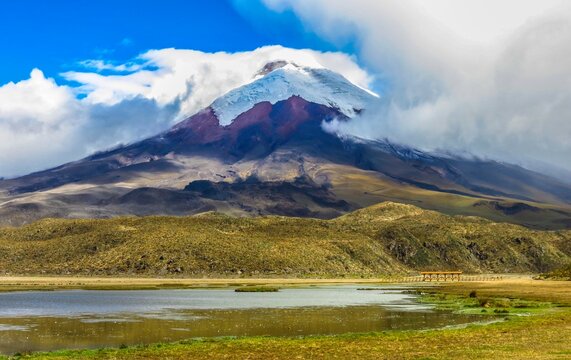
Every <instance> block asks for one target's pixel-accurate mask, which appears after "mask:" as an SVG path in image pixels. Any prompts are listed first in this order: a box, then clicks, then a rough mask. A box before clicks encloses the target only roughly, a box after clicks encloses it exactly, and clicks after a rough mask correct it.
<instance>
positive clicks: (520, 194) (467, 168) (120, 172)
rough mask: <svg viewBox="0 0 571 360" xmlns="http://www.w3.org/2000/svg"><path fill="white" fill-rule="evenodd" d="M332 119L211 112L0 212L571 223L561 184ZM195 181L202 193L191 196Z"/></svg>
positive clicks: (260, 107)
mask: <svg viewBox="0 0 571 360" xmlns="http://www.w3.org/2000/svg"><path fill="white" fill-rule="evenodd" d="M334 118H336V119H339V120H341V121H349V120H348V119H347V118H346V117H344V116H343V115H342V114H340V113H339V112H338V111H337V110H335V109H333V108H329V107H326V106H323V105H318V104H314V103H310V102H307V101H305V100H304V99H302V98H300V97H297V96H293V97H291V98H289V99H288V100H286V101H280V102H278V103H276V104H274V105H272V104H270V103H269V102H262V103H259V104H257V105H255V106H254V107H253V108H252V109H250V110H249V111H247V112H245V113H243V114H241V115H240V116H238V117H237V118H236V119H235V120H234V121H233V122H232V124H230V125H228V126H225V127H222V126H220V125H219V123H218V119H217V117H216V115H215V114H214V112H213V110H212V109H210V108H208V109H206V110H204V111H202V112H200V113H198V114H196V115H194V116H192V117H190V118H188V119H187V120H185V121H183V122H181V123H179V124H177V125H176V126H174V127H173V128H172V129H170V130H169V131H167V132H165V133H162V134H160V135H158V136H155V137H152V138H149V139H146V140H143V141H141V142H137V143H135V144H131V145H128V146H123V147H119V148H117V149H114V150H111V151H106V152H102V153H98V154H95V155H93V156H90V157H88V158H85V159H83V160H80V161H77V162H73V163H69V164H65V165H62V166H60V167H57V168H54V169H50V170H46V171H41V172H37V173H34V174H30V175H27V176H24V177H21V178H17V179H12V180H4V181H0V216H1V218H2V222H3V223H7V224H20V223H25V222H29V221H31V220H35V219H38V218H41V217H46V216H56V217H60V216H61V217H92V216H93V217H108V216H115V215H120V214H136V215H147V214H173V215H184V214H192V213H197V212H201V211H205V210H210V209H217V210H219V211H222V212H226V213H230V214H238V215H244V214H250V215H259V214H283V215H295V216H311V217H326V218H330V217H334V216H337V215H339V214H341V213H343V212H346V211H349V210H351V209H355V208H359V207H363V206H366V205H370V204H373V203H376V202H380V201H384V200H393V201H401V202H407V203H414V204H417V205H419V206H423V207H425V208H430V209H437V210H440V211H444V212H448V213H462V214H468V215H480V216H486V217H489V218H492V219H495V220H501V221H514V222H518V223H522V224H526V225H531V226H539V227H551V228H558V227H559V228H563V227H567V226H570V225H571V210H570V209H571V207H570V206H569V205H570V204H571V186H569V185H566V184H564V183H561V182H559V181H557V180H555V179H552V178H549V177H547V176H544V175H541V174H538V173H534V172H531V171H528V170H526V169H523V168H521V167H517V166H513V165H508V164H503V163H498V162H493V161H481V160H468V159H461V158H452V157H438V156H434V155H431V154H427V153H423V152H420V151H417V150H414V149H411V148H406V147H402V146H396V145H394V144H390V143H388V142H373V141H362V140H360V139H352V138H339V137H338V136H336V135H333V134H329V133H327V132H325V131H323V129H322V123H323V122H324V121H330V120H332V119H334ZM248 179H249V180H248ZM253 179H255V181H253ZM299 179H303V181H302V182H301V183H300V180H299ZM199 180H202V181H204V182H203V183H201V184H202V185H203V186H205V187H207V189H206V190H204V189H202V190H197V187H196V186H197V184H198V183H196V181H199ZM189 184H190V185H189ZM185 188H186V190H185ZM213 192H214V193H216V194H217V195H215V196H213V195H212V193H213Z"/></svg>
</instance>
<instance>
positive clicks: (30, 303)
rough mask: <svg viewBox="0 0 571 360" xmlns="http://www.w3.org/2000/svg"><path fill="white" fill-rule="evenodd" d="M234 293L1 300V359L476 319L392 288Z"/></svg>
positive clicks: (47, 294)
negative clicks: (27, 353)
mask: <svg viewBox="0 0 571 360" xmlns="http://www.w3.org/2000/svg"><path fill="white" fill-rule="evenodd" d="M357 289H358V286H347V285H345V286H316V287H303V288H284V289H282V290H280V291H279V292H273V293H237V292H234V290H233V289H232V288H224V289H190V290H188V289H186V290H125V291H111V290H101V291H97V290H66V291H29V292H11V293H0V353H3V354H13V353H16V352H25V351H49V350H56V349H83V348H100V347H106V346H120V345H134V344H146V343H154V342H169V341H176V340H182V339H187V338H191V337H217V336H247V335H273V336H296V335H318V334H321V335H325V334H340V333H348V332H369V331H383V330H405V329H428V328H440V327H445V326H453V325H461V324H467V323H471V322H475V321H478V320H481V319H482V318H481V317H480V316H476V315H460V314H453V313H451V312H446V311H435V310H433V309H432V307H431V306H429V305H426V304H420V303H418V302H417V301H416V295H413V294H410V293H408V292H407V291H406V289H403V288H395V287H390V286H384V287H378V288H377V289H376V290H367V291H360V290H357Z"/></svg>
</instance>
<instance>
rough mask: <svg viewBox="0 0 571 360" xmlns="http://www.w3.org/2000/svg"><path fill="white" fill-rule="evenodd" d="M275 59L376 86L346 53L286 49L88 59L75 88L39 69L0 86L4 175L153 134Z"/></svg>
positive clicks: (72, 77)
mask: <svg viewBox="0 0 571 360" xmlns="http://www.w3.org/2000/svg"><path fill="white" fill-rule="evenodd" d="M275 60H289V61H293V62H296V63H298V64H300V65H307V66H314V67H318V66H323V67H327V68H330V69H332V70H335V71H337V72H339V73H341V74H343V75H345V76H346V77H347V78H348V79H350V80H351V81H353V82H354V83H356V84H357V85H360V86H362V87H367V86H368V85H369V82H370V81H371V79H370V78H369V76H368V74H367V73H366V72H365V71H364V70H362V69H361V68H360V67H359V66H358V65H357V64H356V63H355V60H354V59H353V58H351V57H349V56H347V55H345V54H341V53H322V52H318V51H312V50H294V49H288V48H284V47H281V46H268V47H263V48H260V49H256V50H254V51H249V52H240V53H224V52H219V53H203V52H200V51H193V50H178V49H162V50H151V51H148V52H146V53H144V54H142V55H141V56H139V57H138V58H137V59H133V60H132V61H128V62H126V63H124V64H120V63H113V62H109V61H100V60H87V61H84V62H82V63H80V65H81V66H82V67H83V68H84V69H85V70H84V71H72V72H67V73H64V74H62V76H63V77H64V78H65V79H66V80H69V81H71V82H73V84H75V85H77V86H64V85H59V84H57V83H56V82H55V80H54V79H50V78H46V77H45V76H44V75H43V73H42V72H41V71H39V70H34V71H32V73H31V75H30V79H27V80H24V81H20V82H18V83H8V84H5V85H3V86H0V176H6V177H9V176H15V175H19V174H25V173H27V172H30V171H35V170H41V169H45V168H48V167H51V166H56V165H59V164H61V163H64V162H67V161H72V160H76V159H79V158H81V157H84V156H86V155H88V154H90V153H92V152H94V151H97V150H103V149H106V148H109V147H112V146H115V145H117V144H120V143H128V142H132V141H135V140H138V139H141V138H144V137H147V136H150V135H154V134H156V133H158V132H160V131H162V130H165V129H167V128H168V127H169V126H170V125H172V124H173V123H174V122H176V121H178V120H181V119H183V118H184V117H186V116H189V115H192V114H194V113H195V112H196V111H198V110H200V109H202V108H204V107H206V106H208V105H210V103H211V102H212V101H213V100H214V99H215V98H217V97H218V96H220V95H222V94H223V93H225V92H227V91H229V90H231V89H233V88H235V87H237V86H239V85H241V84H244V83H247V82H249V81H250V80H251V79H252V77H253V75H254V74H255V73H256V72H257V71H258V70H259V69H260V68H261V67H262V66H263V65H265V64H266V63H267V62H269V61H275ZM78 95H82V96H78Z"/></svg>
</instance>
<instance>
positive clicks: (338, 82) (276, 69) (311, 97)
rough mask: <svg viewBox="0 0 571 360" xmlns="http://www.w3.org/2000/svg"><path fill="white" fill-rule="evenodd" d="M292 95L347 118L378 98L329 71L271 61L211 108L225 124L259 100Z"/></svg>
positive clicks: (271, 100)
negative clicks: (251, 79)
mask: <svg viewBox="0 0 571 360" xmlns="http://www.w3.org/2000/svg"><path fill="white" fill-rule="evenodd" d="M294 95H297V96H300V97H302V98H303V99H305V100H306V101H309V102H314V103H317V104H321V105H325V106H330V107H333V108H336V109H338V110H339V111H340V112H341V113H343V114H344V115H346V116H348V117H353V116H355V114H356V111H357V110H362V109H364V108H365V107H366V105H367V103H369V102H370V101H371V100H372V99H374V98H375V97H378V96H377V95H376V94H374V93H373V92H371V91H368V90H366V89H363V88H361V87H359V86H357V85H355V84H353V83H351V82H350V81H349V80H347V79H346V78H345V77H343V76H342V75H340V74H338V73H336V72H333V71H331V70H328V69H325V68H309V67H301V66H298V65H296V64H294V63H291V62H286V61H274V62H271V63H268V64H266V65H265V66H264V67H263V68H262V69H261V70H260V71H259V72H258V73H257V74H256V77H255V78H254V80H253V81H252V82H250V83H248V84H245V85H243V86H241V87H239V88H236V89H234V90H231V91H229V92H228V93H226V94H225V95H223V96H221V97H219V98H218V99H216V100H215V101H214V102H213V103H212V105H211V108H212V109H213V110H214V112H215V114H216V116H217V117H218V120H219V122H220V125H222V126H227V125H230V124H231V123H232V121H233V120H234V119H235V118H236V117H238V115H240V114H242V113H243V112H246V111H248V110H250V109H251V108H253V107H254V105H256V104H258V103H260V102H264V101H269V102H270V103H272V104H275V103H277V102H278V101H282V100H287V99H289V98H290V97H292V96H294Z"/></svg>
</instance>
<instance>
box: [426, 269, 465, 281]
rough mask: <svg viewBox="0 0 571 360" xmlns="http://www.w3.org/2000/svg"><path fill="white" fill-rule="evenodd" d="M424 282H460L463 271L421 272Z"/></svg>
mask: <svg viewBox="0 0 571 360" xmlns="http://www.w3.org/2000/svg"><path fill="white" fill-rule="evenodd" d="M420 275H422V281H448V280H450V281H460V276H461V275H462V271H421V272H420Z"/></svg>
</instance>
